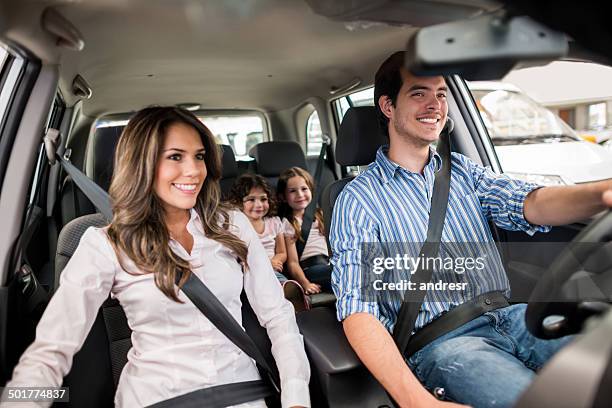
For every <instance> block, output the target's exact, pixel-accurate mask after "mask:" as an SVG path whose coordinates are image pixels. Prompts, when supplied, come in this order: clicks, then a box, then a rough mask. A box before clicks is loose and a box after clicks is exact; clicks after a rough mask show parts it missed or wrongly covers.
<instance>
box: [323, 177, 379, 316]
mask: <svg viewBox="0 0 612 408" xmlns="http://www.w3.org/2000/svg"><path fill="white" fill-rule="evenodd" d="M377 229H378V227H377V225H376V223H375V222H374V219H373V218H372V217H371V216H370V215H369V214H368V213H367V212H366V210H365V209H364V207H363V205H362V204H361V203H360V202H359V200H358V199H357V198H356V197H355V196H354V194H353V193H352V192H350V191H347V189H346V188H345V189H344V191H343V192H342V193H341V194H340V196H339V197H338V199H337V200H336V203H335V204H334V212H333V216H332V221H331V225H330V235H329V240H330V245H331V249H332V254H333V255H332V258H331V263H332V265H333V271H332V288H333V290H334V293H335V295H336V298H337V300H336V314H337V318H338V320H340V321H342V320H344V319H346V318H347V317H348V316H350V315H351V314H353V313H359V312H365V313H370V314H372V315H374V316H375V317H376V318H377V319H378V320H380V321H381V322H382V321H383V319H382V317H381V313H380V310H379V307H378V302H374V301H368V300H367V299H364V293H363V283H364V276H363V275H362V271H361V259H362V252H363V244H365V243H370V244H374V245H376V244H377V243H378V242H379V239H378V237H377V235H376V233H375V231H377ZM383 323H384V322H383ZM385 325H386V324H385Z"/></svg>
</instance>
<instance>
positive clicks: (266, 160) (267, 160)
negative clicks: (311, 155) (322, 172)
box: [249, 142, 308, 189]
mask: <svg viewBox="0 0 612 408" xmlns="http://www.w3.org/2000/svg"><path fill="white" fill-rule="evenodd" d="M249 155H250V156H251V157H253V158H254V159H255V162H256V165H255V167H256V173H258V174H260V175H262V176H263V177H265V178H266V180H268V183H269V184H270V187H272V188H273V189H276V183H277V182H278V176H279V175H280V174H281V173H282V172H283V171H284V170H286V169H288V168H289V167H301V168H303V169H304V170H307V169H308V167H307V166H306V156H304V151H303V150H302V147H301V146H300V145H299V144H298V143H296V142H263V143H259V144H257V145H255V146H253V148H252V149H251V151H250V152H249Z"/></svg>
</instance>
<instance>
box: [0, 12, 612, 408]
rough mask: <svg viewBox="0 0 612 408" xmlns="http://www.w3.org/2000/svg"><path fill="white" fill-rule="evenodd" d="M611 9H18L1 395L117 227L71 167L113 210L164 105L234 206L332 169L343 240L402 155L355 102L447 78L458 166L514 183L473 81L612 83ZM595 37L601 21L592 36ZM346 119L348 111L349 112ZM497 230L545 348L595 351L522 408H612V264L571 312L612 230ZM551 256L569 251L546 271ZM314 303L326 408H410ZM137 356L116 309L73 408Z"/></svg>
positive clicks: (87, 349) (314, 356) (564, 364)
mask: <svg viewBox="0 0 612 408" xmlns="http://www.w3.org/2000/svg"><path fill="white" fill-rule="evenodd" d="M591 3H593V4H596V3H594V2H590V1H587V2H586V3H584V2H582V3H581V5H580V6H579V5H578V4H573V3H570V2H568V3H567V4H564V5H557V4H556V3H555V2H552V1H542V2H537V4H532V3H531V2H528V1H515V2H510V1H508V2H504V1H494V0H441V1H431V0H398V1H393V0H380V1H368V0H359V1H354V0H352V1H351V0H337V1H333V0H296V1H283V0H248V1H221V0H219V1H200V0H177V1H174V2H169V1H163V0H152V1H145V0H112V1H106V0H88V1H78V2H75V1H66V0H45V1H38V0H23V1H10V0H0V66H1V70H0V191H1V193H0V217H1V219H2V233H1V234H0V263H1V269H0V385H4V384H5V383H6V381H8V380H9V379H10V378H11V373H12V370H13V368H14V366H15V365H16V364H17V361H18V359H19V357H20V356H21V354H22V353H23V351H24V350H25V348H26V347H27V346H28V345H29V344H30V343H31V342H32V341H33V339H34V336H35V329H36V324H37V322H38V320H39V319H40V317H41V315H42V313H43V311H44V308H45V306H46V304H47V303H48V300H49V299H50V297H51V296H52V295H53V293H54V291H55V289H56V288H57V285H58V284H59V277H60V275H61V272H62V269H63V268H64V267H65V266H66V264H67V262H68V260H69V259H70V257H71V256H72V254H73V253H74V251H75V249H76V247H77V246H78V243H79V240H80V238H81V236H82V235H83V233H84V232H85V230H86V229H87V228H88V227H90V226H97V227H102V226H104V225H106V221H105V218H104V217H103V216H102V215H101V214H100V213H99V209H98V208H96V206H95V205H94V204H92V202H91V201H90V200H89V199H88V198H87V195H86V194H84V193H83V192H82V191H81V190H80V189H79V188H78V187H77V185H76V184H75V182H74V180H73V179H72V177H70V176H69V175H68V174H67V173H66V171H65V170H64V169H63V167H62V166H61V165H60V164H59V162H58V161H57V160H56V156H55V154H57V155H59V156H61V157H63V158H64V159H66V160H68V161H69V162H70V163H71V164H73V165H74V166H75V167H76V168H77V169H79V170H81V171H82V172H83V173H84V174H86V175H87V177H89V179H91V180H92V181H93V182H95V183H96V184H97V185H98V186H100V187H101V188H102V189H103V190H105V191H107V190H108V187H109V185H110V180H111V177H112V174H113V156H114V151H115V148H116V146H117V141H118V139H119V137H120V135H121V132H122V130H123V128H124V127H125V124H126V123H127V121H128V120H129V118H130V117H131V116H132V114H133V113H134V112H136V111H138V110H139V109H141V108H143V107H146V106H151V105H177V106H181V107H185V108H186V109H189V110H190V111H192V112H193V113H194V114H195V115H196V116H198V117H199V118H201V120H202V121H203V122H204V123H205V124H208V123H210V125H209V126H210V127H211V129H213V133H216V137H217V136H218V138H217V141H218V142H219V145H220V149H221V150H222V167H223V175H222V178H221V180H220V184H221V190H222V193H223V195H224V197H226V196H227V193H228V192H229V190H230V189H231V186H232V185H233V183H234V181H235V180H236V179H237V178H238V177H239V176H240V175H241V174H245V173H255V174H260V175H262V176H263V177H265V178H266V179H267V180H268V182H269V184H270V185H271V186H273V187H274V186H276V183H277V181H278V177H279V175H280V173H281V172H282V171H283V170H285V169H287V168H289V167H292V166H297V167H302V168H305V169H308V170H309V172H310V173H311V174H315V172H316V168H317V164H318V160H319V152H320V151H321V149H323V151H324V153H325V156H324V159H323V160H324V161H323V163H322V172H321V177H320V179H319V182H318V183H317V185H316V189H317V190H318V191H319V192H320V194H319V196H318V198H319V199H318V205H319V206H320V208H322V210H323V214H324V220H325V225H326V226H328V225H330V222H331V216H332V213H333V208H334V203H335V201H336V199H337V197H338V195H339V194H340V192H341V191H342V189H343V188H344V187H345V186H346V185H347V184H348V183H349V182H350V181H351V180H352V179H353V178H354V177H355V176H356V175H357V174H359V172H361V171H363V170H364V169H365V168H366V167H367V166H368V164H370V163H372V162H373V161H374V158H375V155H376V151H377V149H378V148H379V147H380V146H381V145H383V144H384V143H385V139H384V137H383V136H382V134H381V132H380V129H379V124H378V120H377V117H376V109H375V108H374V106H373V105H372V104H365V105H360V104H359V103H353V102H351V99H350V98H346V97H347V96H348V95H353V94H355V93H356V92H359V91H363V90H366V89H368V88H370V87H371V86H372V85H373V82H374V73H375V72H376V70H377V68H378V66H379V65H380V63H381V62H382V61H383V60H384V59H385V58H386V57H387V56H389V55H390V54H391V53H393V52H395V51H398V50H407V55H408V59H407V61H406V63H407V67H409V68H410V69H411V70H413V71H414V72H416V73H420V74H423V75H444V77H445V79H446V83H447V85H448V89H449V94H448V105H449V116H450V117H452V118H453V121H454V124H455V126H454V130H453V132H452V135H451V150H452V151H453V152H458V153H462V154H464V155H466V156H467V157H469V158H471V159H472V160H474V161H475V162H477V163H479V164H481V165H483V166H487V167H490V168H491V169H492V170H493V171H495V172H497V173H502V172H503V169H502V167H501V165H500V162H499V160H498V158H497V155H496V153H495V148H494V145H493V143H492V142H491V138H490V137H489V134H488V132H487V128H486V126H485V124H484V123H483V120H482V118H481V116H480V114H479V110H478V106H477V104H476V103H475V102H474V98H473V97H472V95H471V93H470V89H469V87H468V84H467V83H466V80H492V79H499V78H501V77H503V76H504V75H505V74H506V73H507V72H508V71H510V70H511V69H512V68H514V67H515V66H517V65H518V64H522V65H524V66H528V65H530V64H531V65H536V66H537V65H538V64H544V63H547V62H549V61H551V60H556V59H581V60H583V59H588V60H591V61H597V62H599V63H602V64H606V65H612V63H611V62H610V61H611V60H610V58H612V50H611V49H610V46H609V44H610V43H612V42H611V41H610V40H612V30H610V28H609V24H607V23H606V22H604V19H603V18H602V17H601V14H602V13H601V12H600V13H599V14H597V13H595V12H593V11H592V10H591V11H588V10H587V9H589V7H587V5H589V4H591ZM553 11H554V12H553ZM575 18H579V19H584V21H590V22H591V23H590V24H591V27H590V29H584V28H580V27H577V26H576V24H573V23H574V20H573V19H575ZM500 27H501V28H500ZM532 35H533V36H532ZM500 38H502V39H503V40H500ZM341 101H348V102H342V103H345V104H346V106H345V107H343V108H342V107H341ZM244 116H249V117H251V118H256V121H257V124H258V125H257V126H260V127H257V128H256V129H251V128H245V129H242V128H238V127H235V128H234V129H229V130H224V131H223V132H221V131H218V132H217V131H215V129H216V128H214V126H216V124H218V123H221V121H220V120H218V118H236V117H244ZM207 120H209V121H210V122H207ZM215 120H216V122H215ZM226 123H233V122H230V121H227V122H226ZM219 126H220V125H219ZM228 126H230V127H231V125H228ZM54 129H55V130H57V131H59V132H54V131H53V130H54ZM54 135H59V136H58V139H54V137H53V136H54ZM327 139H329V141H330V142H329V143H326V140H327ZM611 154H612V153H611ZM490 227H491V231H492V234H493V236H494V238H495V240H496V242H497V243H499V244H500V245H499V249H500V252H501V255H502V259H503V262H504V267H505V269H506V272H507V274H508V276H509V279H510V283H511V288H512V298H511V302H527V301H529V300H530V298H531V299H535V300H538V301H537V302H536V301H530V303H529V308H528V314H527V325H528V327H529V329H530V330H531V331H532V332H533V333H534V334H536V333H537V335H539V336H541V337H548V338H555V337H559V336H561V335H564V334H574V333H580V335H579V336H577V337H576V339H575V341H573V342H572V343H571V344H570V346H568V347H567V348H565V349H564V350H563V351H562V352H560V353H559V354H558V355H557V356H556V357H555V358H553V359H552V360H551V361H550V362H549V363H548V364H547V365H546V366H545V367H544V369H543V370H542V371H541V372H540V373H539V375H538V376H537V377H536V380H535V381H534V383H533V384H532V386H531V387H530V388H529V389H528V390H527V391H526V392H525V393H524V394H523V396H522V397H521V399H520V400H519V402H518V403H517V405H516V406H517V407H542V406H559V407H603V406H610V403H611V401H612V394H611V393H610V392H609V391H607V390H608V389H609V388H610V387H611V386H612V341H610V339H612V311H610V310H609V302H610V300H611V299H612V274H610V272H611V271H612V262H610V259H612V258H611V255H612V252H611V249H610V247H609V246H604V247H603V248H604V249H603V250H602V251H599V253H598V254H596V256H598V258H597V260H596V261H591V263H590V264H588V263H587V264H588V265H591V267H590V269H589V270H587V271H582V272H585V273H587V275H588V276H590V277H591V278H593V279H595V280H596V281H597V283H598V287H599V288H604V289H605V290H604V292H606V291H607V292H606V293H604V294H603V297H601V296H600V298H594V297H592V296H590V295H584V294H582V292H576V291H574V292H572V293H574V297H573V298H567V299H565V300H564V301H559V300H558V298H557V297H554V296H553V295H551V293H552V292H554V293H555V294H557V293H558V292H561V286H562V284H563V283H565V282H566V281H572V279H574V278H575V275H576V272H577V271H576V270H575V269H572V267H571V266H572V265H574V266H575V263H572V259H573V258H571V257H572V256H575V257H576V258H578V259H579V260H580V261H584V262H586V261H587V259H588V258H589V257H590V256H591V255H593V252H594V250H592V249H591V250H588V251H587V250H581V249H580V248H582V247H581V246H580V244H581V243H585V242H586V243H606V242H608V241H610V239H612V236H611V235H610V231H612V218H611V216H610V215H609V213H605V214H603V215H602V216H601V217H599V218H594V219H592V220H585V221H584V222H582V223H576V224H572V225H566V226H560V227H554V228H553V229H552V231H551V232H550V233H548V234H536V235H534V236H528V235H526V234H524V233H522V232H510V231H505V230H502V229H499V228H497V227H496V226H495V225H493V224H492V223H491V224H490ZM326 233H328V229H326ZM504 243H515V244H516V245H503V244H504ZM545 243H550V244H554V245H555V248H557V249H558V250H556V251H545V252H543V251H541V250H540V248H541V246H539V244H545ZM598 248H600V247H598ZM564 293H566V292H564ZM576 293H580V294H579V295H576ZM542 299H550V301H542ZM552 299H554V300H552ZM310 302H311V304H312V306H313V307H312V309H311V310H308V311H304V312H300V313H298V314H297V315H296V319H297V321H298V326H299V328H300V331H301V333H302V335H303V337H304V344H305V347H306V352H307V355H308V358H309V361H310V364H311V371H312V375H311V384H310V392H311V399H312V404H313V405H312V406H313V407H332V408H334V407H386V406H389V407H390V406H394V402H393V401H391V399H390V398H389V396H388V395H387V394H386V392H385V390H384V389H383V388H382V387H381V385H380V384H379V383H378V382H377V381H376V379H375V378H374V377H373V376H372V375H371V374H370V373H369V372H368V370H367V369H366V368H365V366H364V365H363V364H362V363H361V362H360V361H359V358H358V357H357V355H356V354H355V353H354V351H353V350H352V349H351V347H350V345H349V343H348V341H347V340H346V337H345V336H344V333H343V330H342V325H341V323H340V322H338V321H337V319H336V310H335V297H334V295H333V293H321V294H317V295H312V296H311V297H310ZM551 317H561V320H559V319H556V320H555V319H552V320H550V318H551ZM551 322H552V323H551ZM248 324H250V323H248V322H245V325H248ZM247 331H249V333H250V330H249V329H247ZM130 336H131V329H130V327H129V325H128V323H127V320H126V317H125V314H124V312H123V309H122V308H121V305H120V304H119V302H118V301H117V300H116V299H111V298H109V299H108V300H107V301H106V302H105V303H104V305H103V306H102V307H101V309H100V311H99V313H98V316H97V319H96V321H95V323H94V325H93V327H92V329H91V332H90V334H89V336H88V337H87V339H86V341H85V344H84V345H83V347H82V348H81V350H80V351H79V352H78V353H77V354H76V355H75V356H74V360H73V364H72V369H71V371H70V373H68V375H67V376H66V377H65V378H64V386H68V387H70V402H68V403H59V402H57V403H55V405H56V406H64V405H65V406H75V407H81V406H90V407H107V406H112V405H113V398H114V392H115V388H116V386H117V382H118V379H119V376H120V374H121V370H122V368H123V366H124V365H125V363H126V361H127V352H128V350H129V349H130V348H131V346H132V343H131V338H130ZM266 340H267V338H266V336H265V335H264V336H263V338H260V339H259V340H258V342H264V343H265V341H266ZM264 347H265V346H264Z"/></svg>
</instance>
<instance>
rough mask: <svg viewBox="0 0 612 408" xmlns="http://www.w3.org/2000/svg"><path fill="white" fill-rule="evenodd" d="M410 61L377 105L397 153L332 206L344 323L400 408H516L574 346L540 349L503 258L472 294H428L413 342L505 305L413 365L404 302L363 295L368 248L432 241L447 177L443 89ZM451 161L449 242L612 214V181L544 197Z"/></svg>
mask: <svg viewBox="0 0 612 408" xmlns="http://www.w3.org/2000/svg"><path fill="white" fill-rule="evenodd" d="M404 60H405V54H404V52H397V53H395V54H393V55H391V56H390V57H389V58H388V59H387V60H386V61H384V62H383V64H382V65H381V67H380V68H379V70H378V72H377V73H376V76H375V90H374V102H375V105H376V108H377V111H378V116H379V121H380V122H381V129H382V130H383V131H384V132H386V133H387V136H388V141H389V144H388V145H385V146H382V147H381V148H379V150H378V151H377V154H376V160H375V161H374V163H372V164H371V165H370V166H369V167H368V169H367V170H366V171H365V172H363V173H362V174H360V175H359V176H358V177H356V178H355V179H354V180H353V181H352V182H351V183H349V184H348V185H347V186H346V187H345V188H344V189H343V191H342V193H341V194H340V195H339V197H338V199H337V201H336V203H335V206H334V213H333V219H332V223H331V226H330V244H331V248H332V253H333V257H332V260H331V262H332V264H333V267H334V270H333V274H332V284H333V288H334V292H335V294H336V296H337V299H338V300H337V315H338V319H339V320H341V321H342V322H343V327H344V331H345V334H346V336H347V339H348V340H349V342H350V344H351V346H352V347H353V349H354V350H355V352H356V353H357V355H358V356H359V358H360V359H361V361H363V363H364V364H365V365H366V367H367V368H368V369H369V370H370V371H371V372H372V374H373V375H374V376H375V377H376V378H377V379H378V380H379V381H380V383H381V384H382V385H383V386H384V387H385V389H386V390H387V391H388V392H389V394H390V395H391V396H392V397H393V399H394V400H395V401H396V402H397V403H398V404H399V405H400V406H402V407H433V406H437V405H447V404H450V403H449V402H441V401H439V400H438V399H436V398H434V396H433V395H432V393H431V391H433V390H435V389H444V394H445V395H444V396H445V399H446V400H449V401H454V402H458V403H462V404H468V405H471V406H474V407H493V406H494V407H509V406H512V405H513V404H514V403H515V402H516V400H517V398H518V397H519V395H520V394H521V393H522V392H523V391H524V390H525V389H526V387H527V386H528V385H529V384H530V382H531V381H532V379H533V377H534V375H535V372H536V371H537V370H538V369H539V368H540V367H541V366H542V365H543V364H544V363H545V362H546V361H548V359H549V358H550V357H551V356H552V355H554V354H555V353H556V352H557V351H558V350H559V349H560V348H561V347H562V346H564V345H565V344H566V343H567V342H568V341H569V340H570V338H569V337H565V338H561V339H556V340H542V339H539V338H536V337H534V336H533V335H532V334H531V333H529V332H528V331H527V329H526V327H525V322H524V321H525V309H526V305H525V304H514V305H508V303H507V301H506V300H505V298H507V297H508V295H509V288H510V286H509V282H508V278H507V276H506V273H505V271H504V268H503V265H502V262H501V258H500V257H499V254H498V253H497V251H496V254H495V256H492V257H490V259H489V263H488V264H487V268H486V270H485V271H484V272H483V273H479V274H472V275H470V276H469V277H468V276H466V277H462V278H461V279H463V281H465V282H466V285H467V286H468V287H469V288H470V290H462V291H455V292H454V293H453V294H452V295H448V291H445V296H442V295H440V293H441V291H428V292H427V295H426V296H425V300H424V302H423V303H422V305H421V307H420V309H419V311H418V315H417V317H416V322H415V324H414V329H415V333H419V331H425V330H428V329H429V327H431V326H429V325H431V324H432V323H434V322H436V320H437V319H439V318H441V317H443V316H445V315H446V314H447V313H449V312H450V311H452V310H455V309H458V310H459V308H461V306H462V305H464V304H467V303H469V302H472V301H473V300H474V298H478V299H480V298H481V297H482V296H489V294H493V296H497V298H501V300H502V302H501V304H499V305H498V306H495V303H494V304H493V305H492V306H490V307H488V308H487V311H486V312H485V313H484V314H481V315H479V316H476V317H474V318H473V319H471V320H469V321H467V322H465V323H464V324H462V325H461V326H459V327H457V328H454V329H452V330H450V331H448V332H445V333H441V334H440V333H438V334H440V335H439V336H437V338H435V339H434V340H433V341H431V342H429V343H428V344H425V345H423V347H421V348H419V349H418V350H416V351H415V350H412V352H411V353H410V355H406V354H404V355H402V354H401V353H400V351H399V350H398V348H397V346H396V344H395V342H394V339H393V337H392V333H393V331H394V328H395V325H396V321H397V318H398V313H399V311H400V307H401V298H398V297H388V298H386V299H387V300H383V301H374V300H373V299H371V298H368V297H367V296H364V292H363V290H362V286H363V285H364V281H365V280H366V278H365V276H364V275H365V274H366V271H364V270H362V269H363V268H362V265H363V264H362V256H363V254H362V252H363V245H364V244H365V243H368V244H382V243H391V242H420V243H422V242H424V241H425V237H426V236H427V231H428V220H429V213H430V210H431V208H432V200H431V197H432V192H433V185H434V180H435V175H436V173H437V172H438V171H439V170H440V168H441V167H442V157H441V156H440V154H439V153H438V152H437V151H436V150H435V149H434V148H433V147H432V146H431V145H432V143H436V142H437V141H438V138H439V136H440V133H441V132H442V130H443V128H444V126H445V123H446V121H447V113H448V106H447V100H446V97H447V93H448V89H447V86H446V83H445V80H444V78H443V77H441V76H436V77H417V76H415V75H413V74H411V73H410V72H408V71H407V70H406V69H405V68H404ZM450 162H451V181H450V191H449V198H448V207H447V209H446V217H445V221H444V225H443V229H442V237H441V241H442V242H468V243H469V242H477V243H494V240H493V237H492V235H491V231H490V228H489V226H488V224H487V222H488V221H489V220H490V221H492V222H494V223H495V224H496V225H497V226H498V227H500V228H503V229H506V230H511V231H524V232H526V233H527V234H530V235H533V234H534V233H536V232H548V231H549V230H550V226H556V225H566V224H570V223H573V222H577V221H581V220H584V219H587V218H588V217H590V216H592V215H594V214H596V213H598V212H600V211H602V210H604V209H605V208H606V207H607V206H612V191H608V190H609V189H610V188H611V187H612V183H611V182H610V181H602V182H596V183H590V184H584V185H574V186H561V187H560V186H555V187H541V186H538V185H535V184H532V183H526V182H523V181H519V180H515V179H511V178H510V177H508V176H505V175H499V174H496V173H494V172H492V171H491V170H490V169H487V168H484V167H482V166H481V165H479V164H477V163H475V162H473V161H472V160H470V159H469V158H467V157H466V156H463V155H461V154H458V153H452V154H451V160H450ZM437 273H438V271H435V272H434V280H435V278H436V276H437V275H436V274H437ZM380 276H381V277H383V278H382V279H383V280H384V279H385V278H384V277H385V276H388V275H380ZM379 286H380V287H383V286H382V284H380V283H379ZM387 287H388V286H387ZM483 299H484V298H483ZM485 300H486V301H488V303H489V304H490V303H491V302H490V301H489V298H486V299H485Z"/></svg>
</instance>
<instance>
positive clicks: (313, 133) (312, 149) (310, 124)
mask: <svg viewBox="0 0 612 408" xmlns="http://www.w3.org/2000/svg"><path fill="white" fill-rule="evenodd" d="M322 134H323V131H322V130H321V123H320V122H319V114H318V113H317V111H316V110H314V111H312V113H311V114H310V116H308V120H307V121H306V147H307V148H306V155H307V156H318V155H319V153H321V144H322V143H323V139H322V137H321V136H322Z"/></svg>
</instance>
